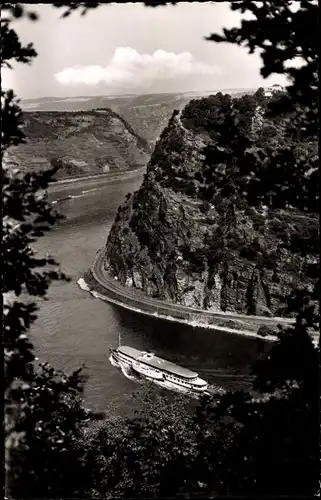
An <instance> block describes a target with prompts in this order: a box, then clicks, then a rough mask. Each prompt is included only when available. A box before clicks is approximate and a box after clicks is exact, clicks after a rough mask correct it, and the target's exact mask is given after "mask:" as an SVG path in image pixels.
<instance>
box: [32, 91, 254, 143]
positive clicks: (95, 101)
mask: <svg viewBox="0 0 321 500" xmlns="http://www.w3.org/2000/svg"><path fill="white" fill-rule="evenodd" d="M253 92H254V90H253V89H233V90H232V91H231V94H233V95H243V94H244V93H253ZM207 94H208V93H206V92H189V93H176V94H175V93H168V94H143V95H111V96H91V97H85V96H83V97H72V98H67V97H66V98H54V97H46V98H42V99H26V100H23V101H22V108H23V110H24V111H28V112H31V111H86V110H87V111H88V110H92V109H106V106H108V108H110V109H112V110H113V111H114V112H116V113H119V114H120V115H121V116H122V117H123V118H125V120H126V121H127V122H128V123H129V124H130V125H131V126H132V127H133V129H134V130H135V131H137V133H139V135H140V136H141V137H143V138H144V139H146V140H147V141H148V142H149V143H150V144H151V145H154V144H155V142H156V140H157V139H158V138H159V136H160V134H161V132H162V130H163V129H164V128H165V126H166V125H167V123H168V120H169V119H170V117H171V115H172V113H173V111H174V109H183V108H184V106H185V105H186V104H187V103H188V102H189V101H190V100H191V99H193V98H199V97H203V96H205V95H207Z"/></svg>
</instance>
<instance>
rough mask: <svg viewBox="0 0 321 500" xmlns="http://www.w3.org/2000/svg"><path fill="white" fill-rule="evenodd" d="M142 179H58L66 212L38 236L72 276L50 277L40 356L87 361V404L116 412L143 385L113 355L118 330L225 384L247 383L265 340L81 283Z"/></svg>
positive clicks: (56, 361) (59, 364) (36, 338)
mask: <svg viewBox="0 0 321 500" xmlns="http://www.w3.org/2000/svg"><path fill="white" fill-rule="evenodd" d="M141 181H142V174H138V175H136V176H135V177H134V178H131V179H127V180H126V179H121V180H116V181H113V182H110V179H91V180H88V181H82V182H81V183H78V184H77V183H75V184H65V185H61V184H60V185H59V187H58V186H57V187H54V188H53V189H52V195H51V197H52V199H55V198H56V199H57V198H60V199H62V198H66V197H67V196H69V195H73V196H75V198H73V199H69V200H66V201H62V202H60V203H58V204H56V207H57V206H58V207H59V210H60V211H61V212H62V213H63V214H64V215H65V220H63V221H62V222H60V223H59V224H58V225H57V227H56V228H55V229H54V230H52V231H51V232H50V233H48V234H47V235H45V236H44V237H42V238H41V239H40V240H39V241H38V242H37V250H38V252H39V253H45V252H48V251H50V253H51V254H52V255H53V256H54V257H55V258H56V260H58V262H60V266H61V269H62V270H63V271H64V272H65V273H66V274H67V275H68V276H69V277H70V278H71V281H70V282H69V283H64V282H55V283H53V284H52V285H51V287H50V289H49V292H48V299H49V300H47V301H41V302H39V307H40V308H39V311H38V319H37V320H36V322H35V323H34V324H33V326H32V328H31V337H32V340H33V342H34V345H35V349H36V355H37V356H38V358H39V362H44V361H48V362H49V363H51V364H52V365H53V366H55V367H56V368H61V369H63V370H65V371H67V372H70V371H71V370H73V369H75V368H77V367H79V366H80V365H81V364H82V363H84V364H85V365H86V373H87V374H88V376H89V379H88V382H87V384H86V390H85V395H84V397H85V402H86V404H87V405H88V406H90V407H91V408H93V409H96V410H105V411H107V412H108V411H109V412H111V413H116V414H119V413H121V414H125V413H127V411H128V409H129V408H130V407H131V406H132V404H133V403H132V398H131V394H132V393H133V392H134V391H135V390H136V389H137V388H138V386H137V385H136V383H135V382H133V381H131V380H128V379H127V378H125V377H124V375H123V374H122V373H121V372H119V371H118V370H117V369H116V368H114V367H113V366H112V365H111V364H110V362H109V360H108V356H109V352H108V351H109V347H116V346H117V345H118V342H119V338H120V340H121V343H122V344H127V345H130V346H132V347H136V348H138V349H149V350H152V351H155V352H156V353H157V354H158V355H160V356H162V357H165V358H166V359H169V360H171V361H174V362H176V363H179V364H182V365H183V366H186V367H187V368H190V369H193V370H196V371H198V372H199V373H200V375H201V377H202V378H205V379H206V380H208V381H209V382H210V383H215V384H218V385H220V386H222V387H223V388H225V389H233V388H234V389H236V388H242V387H248V385H249V380H250V379H249V373H250V367H251V364H252V363H253V361H254V360H255V359H256V358H257V355H258V354H257V353H258V347H259V345H262V341H261V342H260V344H258V341H257V340H255V339H249V338H245V337H242V336H238V335H231V334H228V333H226V332H219V331H213V330H207V329H202V328H195V327H192V326H188V325H182V324H178V323H177V324H175V323H172V322H166V321H165V320H160V319H157V318H151V317H148V316H143V315H139V314H136V313H133V312H131V311H128V310H126V309H122V308H120V307H118V306H115V305H112V304H109V303H107V302H104V301H101V300H99V299H95V298H93V297H92V296H91V295H90V294H89V293H87V292H85V291H83V290H81V289H80V288H79V287H78V285H77V280H78V279H79V278H80V277H81V276H82V275H83V273H84V272H85V270H86V269H87V268H88V267H89V265H90V263H91V261H92V259H93V257H94V255H95V252H96V251H97V249H98V248H100V247H102V246H103V245H104V244H105V242H106V239H107V235H108V231H109V230H110V228H111V225H112V222H113V219H114V217H115V214H116V212H117V208H118V206H119V205H120V203H122V201H123V200H124V199H125V196H126V194H127V193H129V192H133V191H135V190H136V189H138V187H139V186H140V183H141Z"/></svg>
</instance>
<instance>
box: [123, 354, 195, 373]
mask: <svg viewBox="0 0 321 500" xmlns="http://www.w3.org/2000/svg"><path fill="white" fill-rule="evenodd" d="M118 351H119V352H120V353H121V354H124V355H126V356H130V357H131V358H133V359H135V360H136V361H139V362H140V363H143V364H145V365H148V366H150V367H151V368H156V369H159V370H163V371H166V372H168V373H170V374H172V375H176V376H178V377H182V378H185V379H193V378H196V377H198V373H196V372H193V371H191V370H189V369H188V368H184V367H183V366H179V365H177V364H176V363H172V362H171V361H167V360H166V359H162V358H159V357H158V356H155V355H154V356H152V357H151V358H146V357H144V355H145V354H146V353H145V352H144V351H139V350H138V349H135V348H134V347H129V346H121V347H119V348H118Z"/></svg>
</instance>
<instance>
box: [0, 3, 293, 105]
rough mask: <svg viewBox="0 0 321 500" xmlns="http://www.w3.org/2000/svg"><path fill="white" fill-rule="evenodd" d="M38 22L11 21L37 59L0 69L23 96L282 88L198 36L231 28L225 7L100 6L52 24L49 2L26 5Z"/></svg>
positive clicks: (235, 17)
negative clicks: (27, 63) (260, 87)
mask: <svg viewBox="0 0 321 500" xmlns="http://www.w3.org/2000/svg"><path fill="white" fill-rule="evenodd" d="M28 9H29V10H33V11H36V12H37V13H38V14H39V20H38V21H36V22H31V21H29V20H26V19H22V20H16V21H14V23H13V27H14V28H15V29H16V31H17V32H18V35H19V37H20V38H21V41H22V42H23V43H24V44H27V43H29V42H33V43H34V46H35V49H36V51H37V52H38V57H37V58H36V59H34V60H33V62H32V64H31V65H29V66H27V65H25V64H21V63H20V64H15V65H14V68H13V70H7V69H6V70H3V71H2V87H4V88H9V87H10V88H13V89H14V90H15V92H16V94H17V95H19V96H20V97H23V98H37V97H47V96H48V97H75V96H94V95H109V94H126V93H127V94H130V93H135V94H144V93H160V92H188V91H195V92H198V91H209V90H219V89H233V88H257V87H259V86H269V85H273V84H274V83H279V84H281V85H284V84H285V83H286V80H285V79H284V77H283V76H278V75H274V76H272V77H270V78H269V79H266V80H264V79H263V78H262V77H261V76H260V66H261V59H260V56H259V54H251V55H250V54H248V52H247V50H246V49H245V48H242V47H237V46H234V45H231V44H225V43H220V44H217V43H214V42H209V41H206V40H205V39H204V37H205V36H208V35H209V34H211V33H213V32H216V33H221V32H222V28H223V27H232V26H239V25H240V20H241V14H239V13H238V12H232V11H231V10H230V8H229V3H228V2H223V3H215V2H203V3H187V2H186V3H180V4H178V5H174V6H173V5H167V6H160V7H157V8H151V7H145V6H144V5H143V4H110V5H101V6H100V7H99V8H98V9H96V10H93V11H89V12H88V13H87V14H86V15H85V16H81V15H80V12H76V13H73V14H72V15H71V16H70V17H69V18H65V19H60V15H61V12H62V11H61V10H60V9H55V8H53V7H52V6H51V5H50V4H49V5H48V4H35V5H29V6H28Z"/></svg>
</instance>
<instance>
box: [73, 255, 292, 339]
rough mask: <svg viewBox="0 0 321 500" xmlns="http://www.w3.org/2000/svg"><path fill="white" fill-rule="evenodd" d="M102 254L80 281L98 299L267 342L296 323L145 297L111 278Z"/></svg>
mask: <svg viewBox="0 0 321 500" xmlns="http://www.w3.org/2000/svg"><path fill="white" fill-rule="evenodd" d="M102 256H103V252H102V251H101V250H98V251H97V253H96V256H95V258H94V261H93V263H92V266H91V268H90V269H89V270H88V271H87V272H86V273H85V274H84V276H83V277H82V278H80V279H79V280H78V285H79V286H80V288H82V289H83V290H85V291H87V292H90V293H91V294H92V295H93V296H94V297H95V298H99V299H101V300H104V301H107V302H111V303H113V304H116V305H118V306H120V307H123V308H125V309H128V310H131V311H134V312H137V313H139V314H144V315H147V316H152V317H156V318H161V319H165V320H167V321H171V322H176V323H183V324H185V325H189V326H192V327H197V328H205V329H211V330H219V331H224V332H226V333H229V334H235V335H242V336H246V337H252V338H253V337H254V338H260V339H264V340H265V341H268V342H274V341H275V340H276V339H277V336H276V331H277V330H278V325H279V324H282V325H283V326H285V325H287V326H289V325H290V324H293V320H291V319H286V318H265V317H257V316H256V317H253V316H245V315H239V314H235V313H224V312H210V311H203V310H200V309H199V310H197V309H192V308H188V307H185V306H180V305H177V304H171V303H165V301H161V300H158V299H153V298H151V297H146V296H145V295H144V294H143V293H141V292H140V291H138V290H135V289H128V288H126V287H124V286H122V285H120V284H119V283H118V282H117V281H116V280H114V279H112V278H111V277H109V276H108V275H107V273H105V272H104V271H103V270H102ZM262 326H267V327H268V329H269V330H270V332H271V334H270V333H266V334H265V335H264V336H263V335H261V334H259V329H260V327H262ZM274 332H275V333H274Z"/></svg>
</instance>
